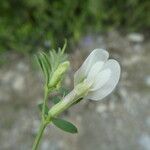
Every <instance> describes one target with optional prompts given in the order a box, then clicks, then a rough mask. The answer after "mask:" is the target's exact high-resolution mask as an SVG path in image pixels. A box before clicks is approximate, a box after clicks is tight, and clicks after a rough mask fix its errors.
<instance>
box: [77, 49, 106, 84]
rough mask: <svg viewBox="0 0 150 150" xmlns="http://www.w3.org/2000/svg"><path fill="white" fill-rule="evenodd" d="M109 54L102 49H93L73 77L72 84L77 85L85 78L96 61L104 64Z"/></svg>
mask: <svg viewBox="0 0 150 150" xmlns="http://www.w3.org/2000/svg"><path fill="white" fill-rule="evenodd" d="M108 57H109V53H108V52H107V51H106V50H103V49H94V50H93V51H92V52H91V54H90V55H89V56H88V57H87V58H86V60H85V61H84V63H83V64H82V66H81V67H80V68H79V70H78V71H77V72H76V73H75V75H74V84H75V85H76V84H78V83H80V82H81V81H82V79H83V78H84V77H87V75H88V73H89V71H90V69H91V67H92V66H93V65H94V64H95V63H96V62H98V61H101V62H106V61H107V59H108Z"/></svg>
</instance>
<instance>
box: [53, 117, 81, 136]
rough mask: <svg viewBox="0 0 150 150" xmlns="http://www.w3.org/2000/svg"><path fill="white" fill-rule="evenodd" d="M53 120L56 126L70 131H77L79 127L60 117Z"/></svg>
mask: <svg viewBox="0 0 150 150" xmlns="http://www.w3.org/2000/svg"><path fill="white" fill-rule="evenodd" d="M52 122H53V124H54V125H55V126H57V127H58V128H60V129H62V130H63V131H66V132H69V133H77V132H78V129H77V128H76V127H75V126H74V125H73V124H72V123H70V122H68V121H65V120H63V119H60V118H53V119H52Z"/></svg>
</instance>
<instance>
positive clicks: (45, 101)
mask: <svg viewBox="0 0 150 150" xmlns="http://www.w3.org/2000/svg"><path fill="white" fill-rule="evenodd" d="M47 99H48V90H47V88H45V92H44V102H43V108H42V121H43V122H44V121H45V106H46V103H47Z"/></svg>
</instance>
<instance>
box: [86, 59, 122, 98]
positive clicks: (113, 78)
mask: <svg viewBox="0 0 150 150" xmlns="http://www.w3.org/2000/svg"><path fill="white" fill-rule="evenodd" d="M106 69H110V71H111V75H110V77H109V79H108V80H107V82H106V83H105V84H104V85H103V86H102V87H101V84H100V88H99V89H97V90H96V91H91V92H89V94H88V95H87V97H86V98H88V99H91V100H101V99H103V98H104V97H106V96H107V95H108V94H110V93H111V92H112V91H113V89H114V88H115V87H116V85H117V83H118V81H119V78H120V70H121V69H120V65H119V63H118V62H117V61H116V60H114V59H110V60H108V61H107V62H106V63H105V65H104V66H103V69H102V70H106Z"/></svg>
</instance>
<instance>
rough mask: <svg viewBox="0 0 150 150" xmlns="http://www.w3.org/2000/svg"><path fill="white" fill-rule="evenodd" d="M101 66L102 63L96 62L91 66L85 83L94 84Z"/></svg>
mask: <svg viewBox="0 0 150 150" xmlns="http://www.w3.org/2000/svg"><path fill="white" fill-rule="evenodd" d="M103 65H104V62H102V61H98V62H96V63H95V64H94V65H93V66H92V68H91V70H90V72H89V73H88V76H87V81H89V82H90V83H94V82H95V79H96V77H97V75H98V74H99V72H100V70H101V69H102V67H103Z"/></svg>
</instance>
